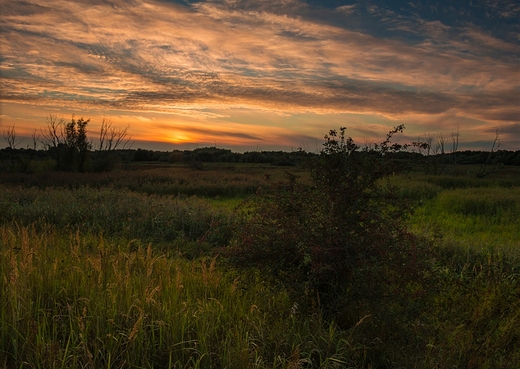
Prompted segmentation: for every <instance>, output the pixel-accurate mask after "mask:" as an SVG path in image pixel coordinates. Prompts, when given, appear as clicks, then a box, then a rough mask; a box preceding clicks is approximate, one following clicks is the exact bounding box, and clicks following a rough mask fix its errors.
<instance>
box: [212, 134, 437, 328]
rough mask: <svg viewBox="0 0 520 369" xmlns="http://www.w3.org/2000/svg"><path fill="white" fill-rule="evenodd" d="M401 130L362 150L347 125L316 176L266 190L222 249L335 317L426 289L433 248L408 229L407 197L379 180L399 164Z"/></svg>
mask: <svg viewBox="0 0 520 369" xmlns="http://www.w3.org/2000/svg"><path fill="white" fill-rule="evenodd" d="M402 128H403V127H397V128H396V129H395V130H394V131H392V132H390V133H389V135H388V136H387V139H386V140H385V141H384V142H383V143H382V144H380V145H376V147H375V148H373V149H365V150H363V151H359V150H358V146H357V145H355V144H354V142H353V141H352V139H351V138H347V137H345V129H344V128H342V129H341V130H340V133H339V134H338V132H336V131H334V130H333V131H331V132H330V134H329V135H327V136H325V139H326V142H325V144H324V149H323V150H322V152H321V155H320V156H319V157H318V158H317V159H316V161H314V162H313V163H312V165H311V167H310V172H311V176H312V183H311V184H302V183H298V182H297V180H296V177H294V176H293V175H289V176H288V177H289V178H288V181H287V182H285V183H282V184H280V185H278V186H276V187H274V188H273V189H272V190H267V191H265V192H262V193H260V194H258V195H257V196H256V197H255V198H254V199H253V200H252V202H251V204H250V205H249V206H246V207H245V210H244V212H243V213H242V221H241V223H240V224H239V226H237V229H236V232H235V240H234V244H232V245H231V246H230V247H228V248H225V249H223V250H222V251H221V252H222V255H224V256H225V257H227V258H228V259H229V260H230V262H231V263H232V265H234V266H236V267H241V268H244V267H257V268H259V269H260V270H262V271H263V274H264V275H266V276H272V277H274V279H275V280H277V281H278V282H280V283H281V284H283V285H284V286H285V287H287V288H288V290H289V291H290V292H291V293H292V295H293V297H294V298H296V299H298V302H299V303H301V304H305V302H306V301H310V302H311V304H314V305H315V306H314V307H320V308H321V309H322V310H323V311H324V312H325V313H327V314H333V315H332V316H336V317H338V316H341V315H342V314H344V313H345V312H346V311H348V310H349V309H351V310H354V311H355V310H356V309H358V310H360V311H363V310H365V311H368V312H370V313H374V309H379V308H378V307H381V306H382V305H383V304H384V300H385V298H387V297H388V298H390V297H391V298H395V297H396V296H400V298H405V297H406V296H408V294H410V293H413V294H415V295H419V294H420V292H421V291H420V290H421V288H422V286H421V285H420V283H421V280H422V279H421V278H422V273H423V269H424V267H425V264H426V262H427V255H426V252H425V250H423V249H422V248H421V244H420V243H419V242H418V240H417V239H416V238H415V237H414V236H413V235H411V234H410V233H408V232H407V231H406V228H405V224H404V220H405V219H406V217H407V215H408V214H409V212H408V209H407V207H406V206H405V204H404V202H403V201H402V200H400V199H399V198H398V197H397V196H395V194H394V192H393V190H392V187H389V186H381V185H380V182H381V179H383V178H386V177H388V176H390V175H391V174H392V173H394V172H395V171H396V170H399V166H398V165H397V164H395V163H394V162H393V161H392V154H393V153H395V152H397V151H399V150H400V149H401V147H400V146H399V145H395V144H391V142H390V140H391V137H392V135H393V134H394V133H396V132H399V131H402ZM419 255H420V256H421V257H419ZM412 284H413V287H412ZM367 305H369V306H367ZM356 313H357V312H355V313H354V315H355V314H356ZM353 318H354V319H357V318H358V317H356V316H354V317H353ZM354 321H357V320H354Z"/></svg>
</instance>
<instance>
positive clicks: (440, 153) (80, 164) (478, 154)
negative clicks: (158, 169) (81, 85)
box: [0, 115, 520, 176]
mask: <svg viewBox="0 0 520 369" xmlns="http://www.w3.org/2000/svg"><path fill="white" fill-rule="evenodd" d="M45 123H46V124H45V127H44V128H42V129H41V130H40V131H39V132H38V131H34V132H33V134H32V136H31V138H30V139H29V140H27V139H20V138H18V137H17V135H16V130H15V127H14V126H11V127H8V128H7V129H5V130H4V131H3V138H4V141H5V143H6V144H7V147H5V148H4V149H0V172H23V173H30V172H34V171H49V170H57V171H71V172H104V171H110V170H112V169H114V168H115V167H116V165H117V164H118V163H120V162H125V163H132V162H136V163H137V162H162V163H172V164H173V163H184V164H186V165H189V166H190V167H192V168H193V169H199V170H202V169H204V164H205V163H258V164H271V165H277V166H296V165H301V164H304V163H306V162H308V161H309V159H310V158H312V157H315V156H317V155H318V154H316V153H312V152H308V151H305V150H302V149H298V150H296V151H291V152H285V151H248V152H244V153H238V152H232V151H231V150H228V149H223V148H218V147H203V148H197V149H194V150H173V151H155V150H146V149H141V148H138V149H130V146H131V142H130V136H129V134H128V129H129V127H128V126H127V127H125V128H118V127H114V126H113V125H112V122H111V121H110V120H109V119H103V121H102V124H101V130H100V133H99V137H98V140H97V142H95V143H94V141H93V140H92V139H90V138H89V135H88V125H89V123H90V119H87V120H85V119H84V118H79V119H76V118H75V117H74V116H72V118H71V120H70V121H65V120H64V119H58V118H57V116H55V115H50V116H48V117H47V118H46V122H45ZM458 137H459V135H458V131H457V133H454V134H452V137H451V147H450V149H449V151H448V149H447V148H446V146H447V144H446V142H447V139H446V138H445V137H444V136H443V135H439V136H438V138H437V140H434V139H433V138H432V137H431V136H426V137H422V138H421V137H419V140H418V141H417V142H413V143H412V144H411V145H408V146H407V147H403V148H406V150H399V151H396V152H393V153H392V158H393V159H394V160H399V161H404V162H408V163H410V164H411V165H414V166H416V167H418V168H421V169H422V170H423V171H424V172H425V173H426V174H433V175H440V174H449V173H450V171H452V172H454V169H455V168H456V166H458V165H479V166H480V168H481V169H480V170H479V172H478V174H477V175H478V176H485V175H486V174H487V173H488V172H489V168H490V167H496V166H497V165H516V166H519V165H520V150H517V151H509V150H498V148H499V146H500V142H499V140H498V133H497V136H496V137H495V141H494V143H493V146H492V147H491V150H490V151H469V150H466V151H458ZM24 143H25V147H23V144H24ZM361 151H364V152H367V150H361Z"/></svg>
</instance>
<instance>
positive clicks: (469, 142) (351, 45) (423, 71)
mask: <svg viewBox="0 0 520 369" xmlns="http://www.w3.org/2000/svg"><path fill="white" fill-rule="evenodd" d="M0 10H1V14H2V17H1V18H0V30H1V33H0V44H1V49H0V78H1V90H0V93H1V95H0V131H2V132H3V131H5V130H6V129H7V128H8V127H12V126H14V127H15V129H16V132H17V135H18V136H20V137H22V136H27V137H28V136H30V135H31V134H32V133H33V132H40V130H41V129H44V128H45V119H46V117H48V116H49V115H57V116H58V117H59V118H63V119H64V120H66V121H67V120H70V118H71V117H72V115H74V116H75V117H78V118H79V117H84V118H85V119H90V123H89V132H90V135H91V137H92V138H93V139H94V144H95V139H96V137H97V134H98V132H99V129H100V126H101V122H102V120H103V118H105V119H110V120H111V121H112V124H113V125H114V126H117V127H126V126H127V125H129V126H130V128H129V134H130V135H131V136H132V139H133V140H135V141H136V143H135V144H134V145H133V148H138V147H141V148H147V149H155V150H174V149H193V148H196V147H204V146H217V147H223V148H228V149H232V150H234V151H251V150H285V151H288V150H295V149H297V148H304V149H306V150H310V151H315V150H316V149H317V148H319V147H320V145H321V143H322V142H323V136H324V134H326V133H327V132H328V131H329V130H330V129H334V128H336V129H337V128H339V127H340V126H346V127H347V134H348V135H350V136H352V137H353V138H354V139H355V140H356V142H358V143H360V144H363V143H364V142H380V141H381V140H382V139H384V137H385V134H386V133H387V132H388V131H389V130H390V129H392V127H394V126H397V125H400V124H404V125H405V126H406V130H405V133H404V134H403V135H402V137H403V140H406V141H415V140H417V139H418V138H419V137H424V136H426V135H429V136H431V137H438V135H443V136H445V137H448V138H449V137H450V135H451V134H452V132H455V131H457V130H458V131H459V133H460V145H459V150H466V149H471V150H489V149H490V148H491V144H492V143H493V140H494V138H495V132H497V131H498V132H499V135H500V142H501V146H500V149H506V150H520V25H519V22H518V19H519V17H520V5H518V4H517V2H515V1H513V0H492V1H487V2H475V3H473V2H471V1H469V2H467V3H466V4H465V5H459V4H454V3H453V2H450V1H416V2H409V1H401V0H399V1H392V2H387V1H381V0H377V1H353V0H324V1H317V0H306V1H305V0H284V1H278V0H276V1H275V0H213V1H210V0H207V1H206V0H203V1H195V0H194V1H191V0H177V1H174V0H155V1H154V0H131V1H123V0H76V1H60V0H47V1H45V2H42V1H37V0H27V1H6V0H0ZM4 146H5V142H3V141H2V140H1V138H0V148H1V147H4ZM21 146H22V147H23V146H24V144H21Z"/></svg>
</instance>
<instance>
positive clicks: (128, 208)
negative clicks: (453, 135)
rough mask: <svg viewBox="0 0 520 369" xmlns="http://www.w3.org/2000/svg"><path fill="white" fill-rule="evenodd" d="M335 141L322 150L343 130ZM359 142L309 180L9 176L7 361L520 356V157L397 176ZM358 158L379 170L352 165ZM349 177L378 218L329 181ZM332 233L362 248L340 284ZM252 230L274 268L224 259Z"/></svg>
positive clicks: (313, 364) (110, 363) (450, 360)
mask: <svg viewBox="0 0 520 369" xmlns="http://www.w3.org/2000/svg"><path fill="white" fill-rule="evenodd" d="M337 134H339V135H340V134H341V132H339V133H338V132H337ZM329 138H331V139H332V140H335V141H336V143H332V142H330V141H326V143H327V142H328V143H329V144H330V145H329V148H330V150H331V154H334V153H335V152H336V151H337V149H338V147H339V148H340V150H339V151H341V150H346V152H347V153H348V151H349V148H351V147H352V146H350V145H351V144H353V142H351V141H349V140H348V138H347V137H346V136H343V139H344V140H343V141H342V140H341V136H339V137H338V136H335V137H334V136H333V137H330V136H329ZM342 142H343V144H344V146H341V144H342ZM338 145H339V146H338ZM386 147H387V148H388V150H390V148H391V145H390V143H389V142H388V144H387V146H386ZM326 148H327V147H326ZM396 149H397V148H396ZM385 150H386V149H385ZM355 152H357V150H354V151H352V152H351V154H353V155H352V157H350V158H347V159H346V160H353V161H354V164H356V161H357V160H358V159H359V160H360V161H359V162H357V165H359V166H358V167H355V166H354V169H353V170H352V169H349V168H352V167H350V166H342V165H339V166H337V165H333V164H330V162H328V163H326V164H330V167H327V166H326V165H325V166H322V167H320V168H317V167H311V169H312V170H314V171H315V172H311V173H310V174H309V172H308V171H305V170H303V169H302V168H295V167H291V168H283V167H272V166H259V165H237V164H235V165H232V166H229V165H224V166H222V165H221V164H220V163H214V164H211V165H209V164H205V167H204V168H203V169H204V170H199V169H200V168H199V169H197V168H191V167H189V166H180V165H164V164H161V166H160V167H157V166H155V165H146V166H135V167H132V168H129V169H131V170H128V169H125V168H124V167H123V168H121V169H120V170H118V171H114V172H111V173H94V174H90V175H84V174H82V173H67V174H66V175H62V173H57V172H54V173H52V174H46V175H43V174H39V173H34V175H28V174H25V175H22V174H16V173H13V174H9V175H8V176H5V177H4V176H2V178H1V181H2V184H0V186H1V191H0V276H1V277H0V283H1V284H2V286H1V288H0V294H1V295H0V303H1V304H2V305H1V306H0V308H1V309H0V314H1V316H0V367H5V368H210V367H212V368H219V367H221V368H349V367H351V368H453V367H463V368H511V367H518V366H520V352H519V350H518V342H520V251H519V250H520V245H519V240H520V237H519V234H518V232H519V229H520V227H518V219H519V216H520V209H519V204H520V193H519V192H518V189H519V187H518V183H520V181H519V179H520V178H519V177H520V176H519V173H518V171H515V168H511V167H509V168H502V169H500V170H501V171H502V172H500V171H490V173H491V174H490V175H488V176H486V177H485V178H476V176H475V175H473V174H472V170H473V168H472V167H465V168H464V167H463V166H462V165H461V166H460V167H461V168H460V172H459V173H458V174H457V175H449V176H448V175H443V176H431V175H424V174H422V173H421V172H420V171H414V170H413V168H412V171H408V172H406V173H404V174H402V175H394V173H396V170H395V169H397V168H392V167H390V166H383V167H379V166H377V165H376V164H378V163H380V161H379V159H380V158H381V157H379V156H378V157H376V156H370V157H368V159H367V157H365V158H363V157H362V156H357V157H356V155H357V154H355ZM332 156H334V155H332ZM362 158H363V160H365V159H366V160H368V162H365V161H363V160H361V159H362ZM387 158H391V155H387ZM336 159H337V160H338V161H339V164H341V163H342V160H345V157H341V155H338V157H336ZM349 163H350V162H349ZM396 163H400V162H399V161H390V163H389V164H391V165H394V164H396ZM366 164H370V166H369V167H370V168H374V169H376V170H379V169H381V170H382V171H379V172H375V173H373V174H372V176H371V177H368V176H364V177H363V176H360V173H363V172H362V171H360V170H361V169H362V168H363V165H366ZM335 168H336V169H338V168H339V169H341V168H343V169H341V170H340V171H339V176H338V175H337V174H338V173H334V176H332V175H328V174H330V173H332V171H333V170H335ZM356 168H357V169H356ZM319 170H323V171H322V172H320V173H317V172H316V171H319ZM356 170H357V171H356ZM386 174H389V176H386ZM334 178H342V179H343V181H342V182H341V183H340V184H333V183H332V182H327V181H329V180H331V181H333V180H334ZM345 180H350V181H351V183H352V182H353V183H354V184H360V187H359V188H362V189H363V191H361V192H359V193H357V195H360V196H364V199H365V201H368V204H369V206H368V207H367V208H366V210H367V212H368V213H369V214H370V213H371V214H378V218H377V219H376V220H375V221H374V220H370V218H366V214H364V213H363V212H362V211H357V210H359V209H360V208H355V207H354V208H352V206H353V205H352V204H351V203H352V201H354V200H355V199H356V198H359V196H357V197H354V195H353V194H352V197H350V198H349V197H348V196H344V197H342V196H341V193H342V192H345V191H347V188H345V187H343V188H341V190H340V191H339V192H337V193H336V192H335V191H336V190H337V189H338V185H340V186H346V184H345V183H346V182H345ZM181 181H184V182H182V183H180V182H181ZM360 181H366V182H363V183H361V182H360ZM367 183H368V184H371V185H370V186H365V187H363V186H364V185H365V184H367ZM372 185H373V186H372ZM316 188H319V189H321V191H316ZM275 189H276V191H275ZM355 189H356V187H355V186H354V187H352V188H350V189H349V190H355ZM353 192H355V191H353ZM194 195H196V196H194ZM251 196H253V197H252V198H251ZM241 199H249V200H248V201H246V202H245V203H243V204H241V205H239V206H238V208H235V207H236V205H237V204H238V203H239V202H240V201H241ZM405 202H406V203H405ZM354 205H355V204H354ZM404 205H406V206H404ZM408 205H413V206H412V207H411V208H409V207H408ZM355 206H361V205H355ZM341 209H343V210H342V212H341V213H339V211H340V210H341ZM346 209H347V210H348V209H354V210H356V211H351V210H349V211H346ZM340 216H341V217H344V218H340ZM364 217H365V218H364ZM378 220H380V221H381V223H380V224H378V223H377V221H378ZM399 220H402V223H399V222H398V221H399ZM277 222H278V223H277ZM360 222H365V223H364V225H365V226H366V229H368V232H367V233H363V232H364V229H365V227H361V226H360ZM396 222H397V223H396ZM335 227H337V229H336V228H335ZM246 230H250V231H254V232H253V233H251V234H252V236H253V237H252V239H250V240H247V238H246V235H247V233H248V232H246ZM385 232H386V233H385ZM385 235H386V237H385ZM338 237H344V239H347V240H349V241H351V242H349V245H352V249H353V251H352V253H350V254H347V256H348V257H345V258H344V259H341V258H336V259H337V260H338V262H340V261H341V262H345V261H348V260H351V258H353V260H355V262H353V263H352V264H350V265H349V268H350V269H348V273H346V274H341V273H339V274H338V273H333V274H332V275H333V277H334V278H338V279H336V280H335V279H334V278H332V279H330V278H328V273H330V271H331V270H334V268H335V267H336V265H334V261H335V260H336V259H335V258H334V257H331V255H332V254H333V253H335V252H336V251H338V250H337V249H336V248H337V247H340V246H342V245H338V244H337V243H335V239H336V238H338ZM359 237H365V238H364V239H365V240H366V239H374V238H370V237H375V238H376V239H377V238H378V237H379V239H380V240H381V242H380V243H378V244H375V246H374V247H373V248H372V249H369V250H367V249H366V248H363V245H365V244H366V243H363V242H361V241H360V239H359ZM245 241H248V242H250V244H249V245H250V246H253V247H252V248H249V249H248V250H249V251H250V252H252V251H254V252H256V253H257V256H259V255H262V254H263V255H264V256H265V255H267V256H269V257H271V259H266V260H270V261H271V264H270V265H269V267H270V268H271V270H270V271H269V273H268V272H267V271H268V269H266V268H265V267H264V266H262V265H261V264H258V259H255V260H256V261H255V260H249V261H250V262H251V263H250V265H249V267H247V268H244V265H241V266H240V267H239V265H236V266H235V267H230V265H229V260H231V259H227V260H228V261H227V262H225V260H224V258H223V256H224V254H225V252H223V251H222V250H223V247H226V249H228V250H230V251H231V250H232V251H236V250H237V248H239V247H243V246H244V245H245ZM301 241H305V242H301ZM298 242H300V243H298ZM263 245H264V246H267V245H274V246H279V245H284V249H283V250H284V252H285V251H287V253H286V254H283V253H282V254H280V252H281V251H280V250H278V251H277V252H278V253H275V254H270V253H272V250H271V251H269V250H262V248H261V247H262V246H263ZM292 245H294V246H295V248H292V249H291V248H290V246H292ZM379 245H381V247H377V246H379ZM285 246H287V247H288V249H287V250H286V249H285ZM318 246H321V247H324V248H325V249H324V251H325V253H324V255H320V254H319V253H318V251H319V248H318ZM313 247H316V250H313ZM246 250H247V249H246ZM300 250H303V251H305V252H304V253H300V254H299V252H300ZM275 251H276V249H275ZM313 252H315V253H314V254H313ZM327 252H330V253H331V254H329V255H327ZM349 252H350V251H349ZM273 255H274V256H273ZM226 256H229V255H226ZM235 256H239V254H235ZM278 256H280V257H278ZM275 257H276V258H275ZM320 257H322V259H320ZM241 258H242V259H241V260H242V261H243V262H246V261H247V258H245V257H244V254H242V255H241ZM291 258H292V259H291ZM236 260H238V259H236ZM253 261H255V262H256V264H255V263H252V262H253ZM290 261H293V262H294V263H293V264H291V263H290ZM327 264H328V265H327ZM287 267H288V268H287ZM284 268H287V269H284ZM331 268H332V269H331ZM336 275H337V277H336ZM339 278H341V279H339ZM341 281H342V282H344V283H343V285H339V286H338V284H339V283H340V282H341ZM325 306H328V307H327V308H324V307H325Z"/></svg>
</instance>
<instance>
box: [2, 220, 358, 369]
mask: <svg viewBox="0 0 520 369" xmlns="http://www.w3.org/2000/svg"><path fill="white" fill-rule="evenodd" d="M0 255H1V259H0V270H1V279H0V283H1V285H2V286H1V289H0V291H1V294H2V296H1V299H0V301H1V305H2V306H1V310H0V314H1V316H0V358H1V360H0V365H3V366H4V367H6V368H285V367H289V366H291V365H293V366H294V367H298V365H300V364H302V363H305V362H308V363H310V364H312V363H313V361H314V363H315V364H316V363H318V365H321V367H324V368H333V367H342V366H343V365H345V364H348V363H349V362H351V361H352V358H353V357H356V356H357V357H358V358H359V356H360V355H362V353H361V352H357V349H356V348H355V347H354V345H353V344H352V335H351V334H348V333H347V332H341V331H338V330H336V329H335V328H334V326H333V325H330V326H329V327H326V328H323V325H322V323H321V322H320V320H319V319H315V320H305V321H302V320H299V319H298V317H297V315H296V313H295V311H294V306H293V305H292V303H291V302H290V301H289V300H288V298H287V295H286V294H285V293H284V292H283V291H276V290H273V289H271V288H269V287H268V286H267V285H265V284H263V283H262V282H261V281H260V280H259V279H258V277H254V275H253V277H252V278H253V279H255V280H256V282H255V283H249V284H248V285H247V288H244V285H243V282H242V281H241V279H240V277H238V276H236V275H234V274H233V273H231V272H225V271H223V270H220V269H219V268H218V267H217V265H216V262H215V259H199V260H197V261H191V262H190V261H187V260H185V259H181V258H178V257H175V256H172V255H169V254H164V253H156V252H154V250H153V249H152V247H151V246H150V245H145V244H141V243H140V242H138V241H131V242H121V241H120V242H108V241H107V240H106V239H104V238H103V237H101V236H98V237H94V236H90V235H86V236H84V235H82V234H81V233H79V232H76V233H71V234H70V235H69V236H66V237H64V236H63V235H62V234H61V233H60V232H57V231H56V229H55V228H54V227H52V226H49V227H47V228H46V229H44V230H39V231H37V230H36V229H35V228H34V227H21V226H16V225H15V224H11V225H3V226H0Z"/></svg>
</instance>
